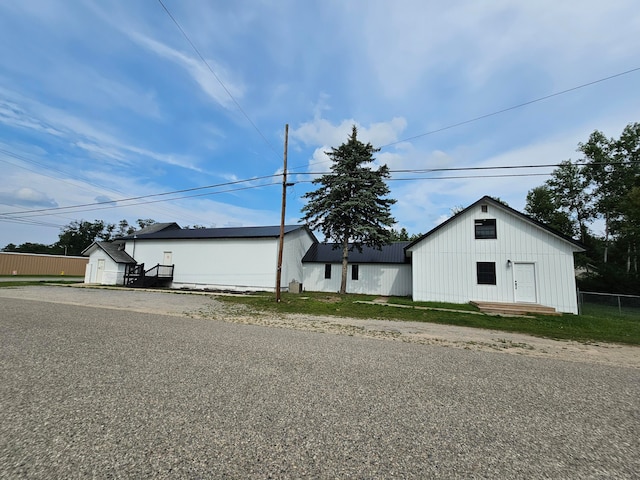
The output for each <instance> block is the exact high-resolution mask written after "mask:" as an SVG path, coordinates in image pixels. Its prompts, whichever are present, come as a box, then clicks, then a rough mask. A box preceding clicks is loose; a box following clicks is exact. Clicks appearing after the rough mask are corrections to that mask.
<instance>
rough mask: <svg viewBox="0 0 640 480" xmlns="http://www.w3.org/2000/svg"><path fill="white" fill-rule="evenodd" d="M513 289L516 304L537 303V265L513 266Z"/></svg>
mask: <svg viewBox="0 0 640 480" xmlns="http://www.w3.org/2000/svg"><path fill="white" fill-rule="evenodd" d="M513 288H514V292H515V300H516V302H522V303H537V301H538V299H537V297H536V266H535V264H533V263H514V264H513Z"/></svg>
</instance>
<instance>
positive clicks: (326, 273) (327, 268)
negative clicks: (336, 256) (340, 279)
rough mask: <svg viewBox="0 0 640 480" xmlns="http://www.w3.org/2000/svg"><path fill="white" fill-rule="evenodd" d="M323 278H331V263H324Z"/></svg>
mask: <svg viewBox="0 0 640 480" xmlns="http://www.w3.org/2000/svg"><path fill="white" fill-rule="evenodd" d="M324 278H327V279H328V278H331V264H330V263H326V264H325V265H324Z"/></svg>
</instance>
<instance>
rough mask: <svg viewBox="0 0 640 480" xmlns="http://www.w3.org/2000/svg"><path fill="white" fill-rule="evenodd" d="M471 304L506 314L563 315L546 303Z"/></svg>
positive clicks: (483, 310) (486, 311)
mask: <svg viewBox="0 0 640 480" xmlns="http://www.w3.org/2000/svg"><path fill="white" fill-rule="evenodd" d="M469 303H470V304H471V305H475V306H476V307H478V308H479V309H480V311H481V312H484V313H495V314H504V315H526V314H528V313H529V314H531V313H533V314H535V315H561V313H558V312H556V309H555V308H553V307H546V306H544V305H537V304H533V303H498V302H479V301H471V302H469Z"/></svg>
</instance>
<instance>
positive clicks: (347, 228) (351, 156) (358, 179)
mask: <svg viewBox="0 0 640 480" xmlns="http://www.w3.org/2000/svg"><path fill="white" fill-rule="evenodd" d="M357 135H358V131H357V129H356V127H355V125H354V126H353V130H352V133H351V136H350V137H349V140H348V141H347V142H346V143H343V144H342V145H340V147H338V148H332V149H331V152H327V155H329V157H330V158H331V160H332V161H333V164H332V165H331V173H329V174H326V175H323V176H321V177H320V178H317V179H315V180H314V181H313V183H314V184H315V185H320V186H319V188H318V189H317V190H314V191H312V192H308V193H306V194H305V195H304V196H303V198H306V199H308V202H307V204H306V205H305V206H304V207H303V208H302V212H303V213H304V214H305V215H304V217H303V218H302V221H303V222H305V223H306V224H307V225H309V227H310V228H311V229H313V230H316V229H319V230H320V231H321V232H322V233H323V235H324V236H325V239H326V240H331V241H333V242H335V243H336V244H338V245H339V247H340V248H341V249H342V277H341V283H340V293H346V290H347V266H348V262H349V243H350V242H351V243H352V244H353V248H357V249H358V250H359V251H361V250H362V246H363V245H365V246H368V247H375V248H381V247H382V246H383V245H386V244H388V243H390V242H391V240H392V236H391V232H390V230H389V227H391V226H392V225H393V224H395V220H394V218H393V217H392V216H391V205H393V204H394V203H396V201H395V200H393V199H390V198H386V196H387V195H388V194H389V192H390V191H389V188H388V187H387V185H386V183H385V181H384V180H385V179H387V178H389V177H390V176H391V175H390V173H389V168H388V167H387V166H386V165H383V166H381V167H379V168H378V169H377V170H373V169H372V168H371V166H370V164H371V163H372V162H373V161H374V160H375V158H374V157H373V154H374V153H375V152H378V151H379V149H376V148H374V147H373V146H372V145H371V144H370V143H367V144H364V143H362V142H360V141H359V140H358V139H357Z"/></svg>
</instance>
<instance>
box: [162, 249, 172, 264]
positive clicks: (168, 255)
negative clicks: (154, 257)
mask: <svg viewBox="0 0 640 480" xmlns="http://www.w3.org/2000/svg"><path fill="white" fill-rule="evenodd" d="M162 264H163V265H173V253H171V252H164V259H163V260H162Z"/></svg>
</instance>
